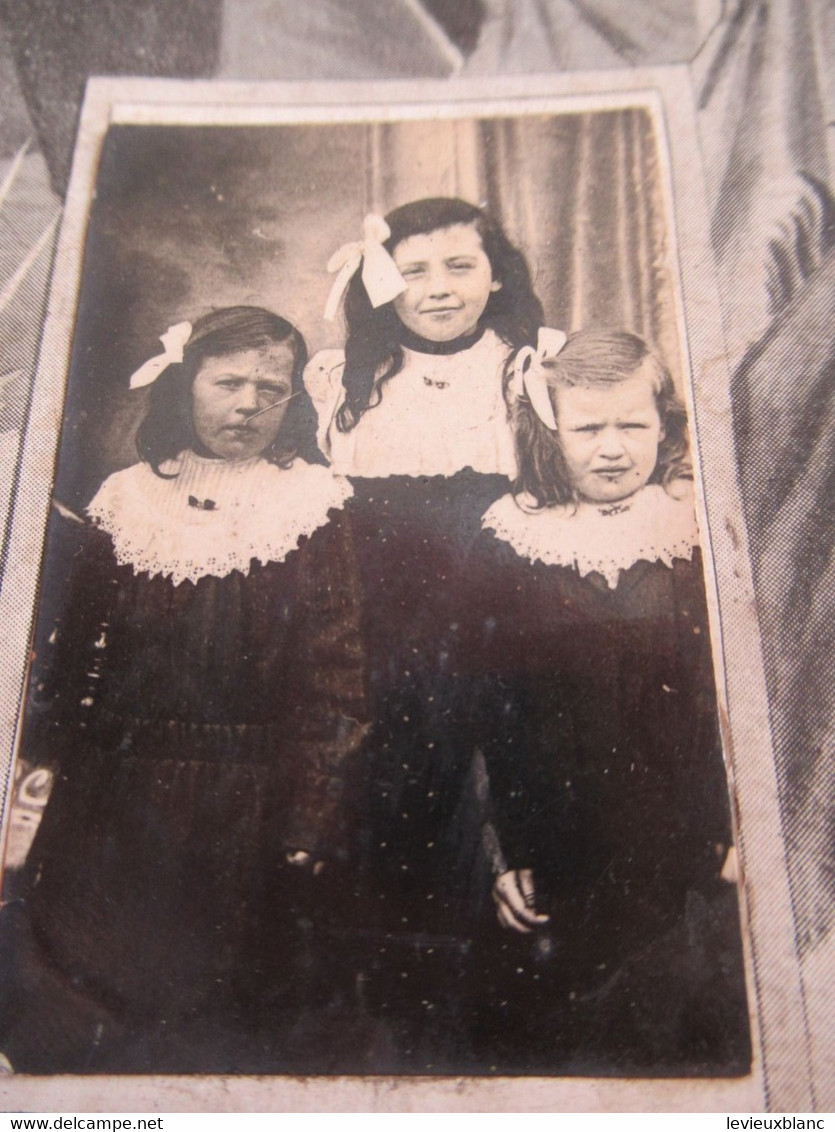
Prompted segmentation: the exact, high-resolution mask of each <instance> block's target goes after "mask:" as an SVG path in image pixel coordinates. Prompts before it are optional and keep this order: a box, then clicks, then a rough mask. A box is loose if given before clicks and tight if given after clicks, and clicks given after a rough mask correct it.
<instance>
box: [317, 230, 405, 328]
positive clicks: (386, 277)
mask: <svg viewBox="0 0 835 1132" xmlns="http://www.w3.org/2000/svg"><path fill="white" fill-rule="evenodd" d="M362 235H363V238H362V239H361V240H356V241H354V243H351V244H343V246H342V247H341V248H340V249H339V251H337V252H334V254H333V255H332V256H331V258H330V259H329V260H328V271H330V272H334V271H336V272H338V275H337V276H336V279H334V281H333V286H332V287H331V292H330V294H329V295H328V301H327V305H326V306H325V318H326V319H327V320H328V322H333V321H334V319H335V318H336V312H337V310H338V309H339V303H340V300H341V299H342V296H343V295H344V294H345V289H346V287H347V286H348V283H349V281H350V279H351V276H352V275H353V274H354V273H355V272H356V271H357V269H358V268H359V266H360V264H362V282H363V286H364V287H365V290H366V294H367V295H368V298H369V299H370V301H371V305H372V307H374V308H375V309H376V308H377V307H381V306H382V305H383V303H390V302H391V300H392V299H394V298H396V297H397V296H398V295H400V294H402V292H403V291H405V290H406V287H407V283H406V280H405V279H404V278H403V276H402V275H401V274H400V272H399V271H398V270H397V266H396V264H395V262H394V260H393V259H392V258H391V256H390V255H389V253H388V252H387V251H386V249H385V248H384V247H383V241H384V240H387V239H388V238H389V236H390V235H391V229H390V228H389V226H388V224H386V222H385V220H383V218H382V216H378V215H377V214H376V213H374V212H370V213H369V214H368V216H366V218H365V219H364V220H363V222H362Z"/></svg>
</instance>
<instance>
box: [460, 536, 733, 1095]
mask: <svg viewBox="0 0 835 1132" xmlns="http://www.w3.org/2000/svg"><path fill="white" fill-rule="evenodd" d="M468 589H469V592H471V593H473V594H476V595H478V596H477V597H476V599H475V603H476V607H477V616H476V617H475V620H474V621H473V622H472V623H471V624H470V632H469V635H468V637H467V640H466V644H465V645H464V646H463V648H464V651H465V652H466V658H465V660H464V662H463V663H464V664H465V666H466V669H467V683H468V686H469V689H470V691H469V698H470V700H471V702H472V703H473V705H474V712H473V720H474V723H473V738H474V741H476V742H477V743H478V744H479V745H480V747H481V749H482V750H483V752H484V756H485V759H486V763H487V769H488V772H489V777H490V792H491V800H492V801H491V805H492V822H493V824H494V826H495V829H496V832H497V834H498V839H499V842H500V844H501V848H502V851H503V854H504V858H505V861H506V866H507V868H510V869H521V868H530V869H532V870H533V875H534V882H535V887H536V897H537V898H536V908H537V911H539V912H544V913H547V914H548V915H549V916H550V923H548V924H547V925H545V926H543V927H542V928H540V929H537V930H536V931H535V932H534V933H533V934H532V935H530V936H524V935H520V934H517V933H514V932H513V931H502V929H501V928H499V927H498V925H497V924H495V921H494V925H493V928H492V929H491V930H490V932H489V933H487V939H488V940H489V941H490V942H489V943H488V945H487V947H486V948H485V950H484V952H483V953H482V954H481V955H480V956H479V957H478V960H477V961H476V962H475V963H474V974H475V983H476V986H475V990H474V1015H475V1018H476V1020H477V1021H476V1029H477V1031H478V1043H480V1045H481V1047H482V1048H483V1049H484V1050H485V1051H487V1050H490V1051H492V1054H493V1057H494V1060H498V1061H499V1063H500V1064H504V1066H505V1068H506V1069H508V1070H510V1071H513V1070H516V1071H528V1072H532V1071H537V1070H538V1071H541V1072H566V1073H603V1074H608V1073H616V1072H633V1071H634V1072H641V1073H647V1072H650V1073H653V1072H658V1073H702V1072H709V1073H723V1072H744V1071H745V1069H746V1067H747V1065H748V1060H749V1044H748V1027H747V1014H746V1006H745V993H744V982H743V975H742V967H741V957H740V942H739V930H738V909H737V903H736V895H735V890H734V888H733V886H731V885H729V884H727V883H726V882H724V881H722V880H721V879H720V870H721V867H722V863H723V860H724V856H725V853H726V851H727V849H728V846H729V845H730V841H731V828H730V815H729V804H728V789H727V782H726V777H725V769H724V765H723V760H722V749H721V744H720V739H719V731H718V721H717V712H716V700H715V693H714V684H713V674H712V664H711V652H710V637H709V631H708V623H707V614H706V606H705V596H704V585H703V579H702V569H701V560H700V558H699V552H698V549H697V548H696V549H694V551H693V559H692V561H689V560H685V559H683V558H676V559H675V560H674V561H673V562H672V565H671V566H670V565H665V564H663V563H662V562H660V561H637V562H635V563H634V565H632V566H631V567H629V568H628V569H625V570H623V571H621V574H620V578H619V581H618V584H617V586H616V587H615V588H610V587H609V586H608V585H607V583H606V581H605V580H604V578H603V577H602V576H601V575H600V574H596V573H590V574H588V575H587V576H586V577H582V576H581V575H580V573H579V572H578V571H577V570H576V569H574V568H571V567H565V566H560V565H545V564H544V563H543V562H541V561H535V562H532V561H530V560H529V559H527V558H525V557H523V556H521V555H520V554H517V552H516V550H514V549H513V548H512V547H511V546H510V545H508V543H506V542H504V541H501V540H500V539H499V538H497V537H495V536H494V535H493V534H491V533H485V534H484V535H483V536H482V538H481V540H480V542H479V544H478V546H477V548H476V550H475V551H474V553H473V556H472V559H471V566H470V570H469V573H468ZM499 867H501V866H499Z"/></svg>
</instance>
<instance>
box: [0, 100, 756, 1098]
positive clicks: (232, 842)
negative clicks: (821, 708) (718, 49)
mask: <svg viewBox="0 0 835 1132" xmlns="http://www.w3.org/2000/svg"><path fill="white" fill-rule="evenodd" d="M134 89H135V90H136V92H137V93H138V94H139V93H141V92H142V89H143V88H142V85H141V84H139V85H138V86H135V88H134ZM207 89H208V88H207ZM129 93H130V92H129ZM94 94H95V91H94ZM111 94H112V90H111ZM103 105H104V106H106V108H107V115H106V117H105V118H104V119H103V118H102V115H101V108H102V106H103ZM661 109H662V107H661V103H660V101H659V100H658V99H657V98H655V97H653V96H649V95H647V94H646V93H631V94H630V93H627V94H619V95H608V96H605V97H601V96H594V97H586V98H584V97H583V96H580V95H575V96H572V97H570V98H567V97H563V98H562V99H560V98H557V97H554V98H551V99H549V100H546V99H539V100H538V101H537V100H524V99H518V100H517V101H515V102H514V101H513V100H512V99H508V100H505V101H504V102H501V101H499V100H498V99H497V100H496V101H495V103H494V104H492V105H491V104H490V101H489V100H487V99H484V100H482V101H481V102H480V103H478V104H470V105H469V106H468V107H467V108H466V110H458V109H457V108H455V107H451V106H449V105H447V107H446V109H445V110H443V111H441V110H440V108H439V107H438V106H431V105H429V104H427V105H426V106H421V105H420V104H417V105H415V104H412V105H410V106H405V107H404V108H403V109H402V111H400V112H395V113H392V112H391V110H390V108H389V109H387V110H386V112H382V111H381V107H379V106H377V107H376V108H374V107H372V108H371V110H365V111H363V109H362V108H361V107H358V108H351V109H350V110H348V111H346V110H345V109H343V110H342V111H341V112H336V111H334V110H333V109H327V108H324V107H322V106H315V107H313V109H308V110H307V111H305V110H304V109H297V110H292V109H290V110H288V109H287V108H282V109H281V110H280V111H279V110H277V109H276V107H275V106H274V105H272V104H271V102H270V101H269V99H268V98H264V99H262V100H260V101H259V100H258V99H256V100H254V102H253V104H252V105H248V103H247V99H246V98H244V97H242V98H239V99H237V100H235V99H230V107H229V111H228V113H224V112H223V111H222V110H219V109H218V108H217V107H214V108H212V107H209V108H201V107H200V104H199V102H197V101H196V100H192V101H191V102H190V103H189V104H188V105H186V106H180V107H179V108H178V106H177V105H176V103H175V102H173V103H172V104H171V105H170V106H168V105H167V104H166V103H165V102H164V101H159V102H156V103H151V104H150V109H149V108H148V107H145V108H143V107H141V106H134V107H133V108H131V106H130V105H129V104H128V105H126V107H125V108H122V109H120V108H119V107H118V106H115V108H114V107H113V106H112V105H111V102H110V100H109V97H108V99H102V98H99V101H98V103H96V101H95V98H94V99H93V107H92V109H89V108H88V117H87V124H88V129H87V131H86V133H85V129H84V124H82V132H81V135H80V137H81V141H80V146H79V152H78V155H77V159H76V161H77V164H76V173H75V175H74V181H73V186H72V187H71V200H72V202H73V204H74V206H75V211H74V213H73V225H72V227H71V228H70V229H69V235H68V236H67V238H66V243H65V246H64V248H63V256H64V260H63V265H64V268H65V270H64V271H63V274H59V276H58V280H59V282H60V283H61V284H63V285H66V283H67V281H69V280H70V279H72V278H73V277H75V278H77V279H78V281H79V287H78V290H77V293H76V295H75V296H74V298H73V301H72V302H70V303H66V302H65V304H64V307H63V309H62V310H61V311H59V313H58V316H57V317H58V319H59V320H61V325H62V326H65V327H66V328H67V330H69V331H70V332H71V336H70V338H68V339H67V342H68V343H69V342H70V341H71V349H69V350H68V351H67V364H66V365H65V366H64V369H63V374H62V375H60V376H59V385H60V388H56V389H55V390H54V391H53V394H52V395H53V397H54V398H57V399H56V400H54V401H53V404H56V405H57V404H60V403H61V401H62V400H63V418H62V421H63V423H62V426H61V435H60V445H59V449H58V460H57V467H56V472H55V479H54V484H53V485H52V486H51V488H50V491H49V495H50V501H51V505H50V508H49V521H48V527H47V533H46V544H45V550H44V555H43V563H42V566H41V574H40V584H39V600H38V608H37V616H36V619H35V623H34V628H33V633H32V638H31V653H30V658H31V659H30V666H29V672H28V679H27V686H26V689H25V693H24V695H23V696H22V702H21V711H20V726H19V730H18V738H17V745H16V764H15V771H14V773H15V775H16V781H17V784H18V785H17V790H16V792H15V798H14V802H13V805H12V806H11V808H10V811H9V818H8V822H7V824H8V830H9V833H8V838H7V849H6V867H5V873H4V879H3V886H4V887H3V901H4V906H3V909H2V915H0V957H2V964H3V991H2V995H3V1002H2V1023H1V1024H0V1051H1V1052H2V1055H3V1058H4V1060H5V1063H6V1064H7V1066H8V1068H9V1069H10V1070H11V1071H13V1072H14V1073H21V1074H48V1075H53V1074H80V1075H90V1074H95V1075H112V1074H135V1075H140V1074H155V1075H159V1074H224V1075H226V1074H233V1075H235V1074H268V1075H281V1074H296V1075H298V1074H302V1075H336V1074H356V1075H376V1074H388V1075H398V1076H399V1075H404V1076H411V1075H414V1076H423V1077H426V1076H429V1077H437V1076H441V1077H442V1076H448V1075H455V1076H472V1077H489V1076H499V1077H515V1076H529V1077H538V1078H539V1077H546V1078H547V1077H553V1078H613V1077H614V1078H622V1079H636V1078H637V1079H664V1078H693V1079H708V1080H709V1079H743V1078H748V1077H750V1075H751V1073H752V1072H755V1068H754V1060H753V1059H754V1058H755V1057H756V1047H757V1041H758V1037H757V1027H756V1021H755V1019H756V1014H757V1009H756V1007H757V1004H756V1002H755V1000H754V997H753V987H754V981H753V979H752V977H751V952H750V945H748V944H746V938H747V930H748V928H747V917H746V911H745V899H744V892H743V890H742V889H741V888H740V879H741V875H742V873H741V870H740V867H739V853H738V846H737V845H736V841H737V837H736V832H737V828H738V821H739V805H740V801H739V797H738V796H737V794H736V792H735V791H734V773H735V766H734V743H733V742H732V741H731V740H732V731H730V730H729V723H728V713H727V704H726V697H727V694H728V693H727V689H726V688H725V675H724V673H725V663H726V655H727V654H726V652H725V650H724V649H723V641H722V630H724V631H725V632H726V633H729V632H730V631H731V629H732V628H733V627H732V626H731V625H730V624H725V623H723V621H722V619H721V616H720V614H721V612H722V608H721V607H722V591H723V579H722V577H721V576H720V577H719V579H718V582H719V601H718V602H717V597H716V583H717V567H716V565H715V564H714V563H713V561H712V558H711V546H710V542H709V529H708V528H709V524H708V522H707V516H708V511H709V508H707V509H706V507H705V500H704V495H703V492H704V490H705V488H706V489H707V493H708V499H709V497H710V489H711V482H712V481H711V477H712V476H714V477H716V476H718V475H719V470H718V469H715V468H712V466H711V463H710V459H709V456H710V449H709V447H708V448H707V449H705V448H704V447H702V448H701V450H700V445H698V444H697V443H696V439H697V432H696V431H695V425H696V421H695V419H693V417H692V407H693V406H694V404H695V405H696V408H697V409H698V390H696V397H695V401H694V386H693V373H694V366H693V362H694V360H695V359H694V357H693V356H692V353H691V352H692V351H693V350H694V349H695V350H696V351H697V352H698V351H701V350H702V346H701V344H700V342H701V341H702V339H703V337H704V333H703V331H702V332H699V331H694V329H693V327H692V326H691V325H690V323H689V321H688V319H689V318H690V317H691V316H690V315H689V313H687V312H686V311H685V305H686V304H685V301H684V298H685V297H684V295H683V289H682V281H681V277H680V274H679V262H678V259H677V252H676V241H677V238H678V237H677V232H676V211H675V204H674V199H673V192H672V187H671V186H672V181H671V176H670V171H669V163H670V158H669V152H668V144H669V143H668V138H667V134H666V130H665V119H664V115H663V113H662V112H661ZM94 111H95V112H94ZM688 230H689V231H692V225H691V226H690V228H689V229H688ZM60 255H61V253H59V265H60ZM64 298H66V296H64ZM60 328H61V326H59V327H58V329H59V330H60ZM714 330H715V328H714ZM700 333H701V338H700ZM688 337H689V338H690V339H691V341H689V342H688ZM698 360H699V361H700V362H701V361H705V362H708V361H709V359H703V358H699V359H698ZM60 368H61V367H60V366H57V367H56V366H55V365H53V370H56V371H57V369H60ZM64 381H65V383H66V391H65V396H64ZM726 381H727V379H726ZM688 407H689V408H690V415H691V420H690V424H689V425H688ZM696 415H698V413H697V414H696ZM702 462H703V463H704V467H703V468H702V466H701V465H702ZM706 566H707V575H706V574H705V567H706ZM719 573H720V575H721V568H720V569H719ZM742 643H743V644H744V642H742ZM735 647H738V646H735ZM723 731H724V745H723ZM742 738H743V737H740V743H739V748H738V749H739V750H740V751H742V752H743V753H744V751H745V743H744V741H742ZM743 769H744V768H743ZM743 801H744V799H743ZM743 812H744V807H743ZM746 954H747V960H746ZM746 964H747V966H746Z"/></svg>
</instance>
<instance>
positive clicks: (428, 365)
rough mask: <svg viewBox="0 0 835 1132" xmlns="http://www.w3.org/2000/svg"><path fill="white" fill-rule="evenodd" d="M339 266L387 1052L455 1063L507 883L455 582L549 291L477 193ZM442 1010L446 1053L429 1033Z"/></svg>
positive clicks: (402, 227) (369, 895)
mask: <svg viewBox="0 0 835 1132" xmlns="http://www.w3.org/2000/svg"><path fill="white" fill-rule="evenodd" d="M329 266H330V267H331V268H332V269H339V271H340V275H339V276H338V278H337V283H336V284H335V289H334V291H333V292H332V295H331V300H330V302H329V309H328V311H327V312H326V315H333V314H334V313H335V307H336V305H337V303H338V297H339V294H340V289H341V287H342V286H343V285H345V284H346V282H347V290H346V292H345V321H346V324H347V340H346V344H345V350H344V352H342V351H335V350H331V351H324V352H323V353H321V354H318V355H317V356H316V357H314V358H313V359H312V361H311V362H310V364H309V366H308V368H307V371H306V374H305V381H306V384H307V388H308V390H309V392H310V394H311V397H312V399H313V402H314V405H315V406H316V410H317V413H318V418H319V432H318V437H319V444H320V447H321V449H322V451H323V452H324V453H325V455H326V456H327V457H328V459H329V460H330V462H331V466H332V468H333V470H334V471H335V472H337V473H340V474H344V475H347V476H350V477H351V480H352V483H353V486H354V491H355V498H354V500H353V502H352V507H353V512H354V516H355V519H356V528H357V536H358V537H357V545H358V548H359V560H360V567H361V575H362V581H363V595H364V600H363V624H364V636H365V641H366V646H367V649H368V655H369V672H370V686H371V696H372V698H371V708H372V719H373V731H372V735H371V739H370V742H369V745H368V784H367V789H366V797H367V799H368V814H367V816H366V823H365V839H364V844H363V846H362V851H363V865H362V869H361V874H362V880H363V884H364V890H365V899H366V901H367V902H368V905H370V909H369V907H368V906H366V907H365V908H364V909H363V913H362V919H363V922H364V923H365V924H366V925H368V924H369V923H372V924H376V927H375V928H374V929H373V930H371V931H369V937H373V938H374V939H376V940H377V941H378V942H379V941H382V942H381V946H380V948H376V947H375V949H374V959H373V963H374V972H372V975H371V976H370V978H369V982H368V986H369V994H372V995H373V994H375V993H377V991H378V989H379V994H378V998H379V999H380V1000H384V1001H385V1002H386V1003H387V1004H388V1005H387V1009H389V1010H390V1012H391V1016H392V1018H393V1022H392V1025H393V1027H394V1028H395V1029H396V1030H397V1033H396V1035H395V1038H394V1044H395V1046H396V1047H397V1049H398V1051H399V1058H400V1059H399V1060H398V1059H397V1057H396V1058H395V1059H394V1060H393V1061H392V1063H391V1065H389V1066H387V1068H390V1069H392V1070H393V1071H397V1070H409V1069H415V1068H417V1069H423V1070H425V1069H426V1068H427V1066H431V1065H433V1064H435V1065H437V1064H444V1063H446V1064H447V1065H450V1064H454V1063H455V1062H454V1057H455V1054H454V1052H453V1050H452V1045H453V1031H454V1026H453V1025H452V1024H451V1022H450V1016H449V1013H448V1010H446V1008H447V1007H449V1006H451V1005H452V1004H454V1002H455V1001H456V993H455V990H454V988H453V989H450V988H451V985H452V981H453V980H454V979H455V978H456V977H458V975H459V974H460V973H461V969H462V966H464V965H465V964H464V960H463V958H462V957H463V955H464V953H465V951H466V948H467V946H468V945H469V939H470V931H471V927H472V923H473V919H474V917H475V915H476V909H477V908H478V904H479V900H480V898H481V894H482V893H483V894H484V896H485V897H486V895H487V893H488V892H489V872H488V870H487V869H486V867H485V865H484V861H483V858H482V856H481V853H480V848H479V845H480V834H479V830H480V813H479V803H478V801H477V798H476V793H477V791H476V790H475V789H474V788H473V784H472V782H471V780H470V777H469V774H470V757H469V754H468V752H469V751H470V747H469V744H468V742H467V739H466V736H465V735H464V734H463V733H462V731H461V726H460V721H461V712H460V710H459V707H460V705H459V704H458V701H457V698H456V684H455V678H454V677H455V674H454V672H453V670H452V667H451V664H450V651H449V649H450V638H451V635H453V634H454V631H455V630H454V625H455V622H456V620H457V618H458V614H459V611H458V610H457V609H456V607H455V601H454V597H453V595H454V593H455V592H456V589H457V587H456V578H457V576H458V574H459V572H460V570H461V568H462V566H463V564H464V562H465V560H466V555H467V551H468V549H469V546H470V544H471V543H472V541H473V539H474V538H476V537H477V535H478V531H479V520H480V517H481V515H482V514H483V512H484V510H485V508H486V507H487V506H488V505H489V504H490V503H491V502H492V501H493V500H495V499H496V498H498V496H500V495H501V494H502V493H503V492H506V491H507V490H508V488H509V486H510V482H511V479H512V477H513V476H515V474H516V462H515V457H514V451H513V435H512V429H511V422H510V417H509V411H508V407H507V403H506V400H505V396H504V383H505V380H506V369H507V363H508V360H509V358H510V357H511V356H512V355H513V354H514V353H515V351H516V350H517V349H519V347H521V346H523V345H524V344H525V343H527V342H529V341H532V340H533V338H534V337H535V335H536V329H537V327H538V326H539V325H540V324H541V322H542V308H541V305H540V303H539V301H538V300H537V298H536V296H535V295H534V293H533V290H532V287H531V281H530V274H529V271H528V267H527V264H526V262H525V259H524V256H523V255H522V253H521V252H520V251H519V250H518V249H517V248H515V247H514V246H513V245H512V244H511V243H510V241H509V240H508V239H507V236H506V235H505V234H504V232H503V231H502V229H501V227H500V226H499V224H498V223H497V222H496V221H495V220H493V219H492V218H491V217H489V216H488V214H487V213H486V212H485V211H484V210H483V209H481V208H477V207H475V206H474V205H471V204H468V203H466V202H465V201H463V200H458V199H452V198H433V199H427V200H418V201H414V202H412V203H410V204H406V205H403V206H402V207H401V208H397V209H395V210H394V211H393V212H391V213H389V215H388V216H387V217H386V218H385V221H383V220H382V219H381V218H379V217H368V218H366V232H365V241H364V243H363V244H362V246H361V247H359V248H358V247H357V246H356V245H350V246H346V248H344V249H342V250H341V251H340V252H339V253H337V255H336V256H335V257H334V259H333V261H332V263H331V264H330V265H329ZM352 272H353V275H351V273H352ZM348 280H349V281H348ZM375 932H376V935H375V934H374V933H375ZM415 956H418V959H419V961H417V962H416V960H415ZM407 970H408V971H409V978H408V980H407V979H405V978H404V977H403V972H404V971H407ZM433 980H434V981H433ZM427 1004H429V1005H427ZM410 1020H411V1023H410ZM435 1023H437V1031H438V1032H439V1033H441V1035H442V1037H441V1039H439V1040H440V1041H441V1042H442V1044H443V1043H445V1045H444V1049H445V1054H444V1056H443V1057H439V1051H438V1047H437V1046H436V1047H435V1048H434V1052H432V1051H431V1050H430V1046H431V1042H430V1041H429V1040H428V1039H427V1033H428V1031H429V1030H430V1029H431V1028H432V1026H433V1024H435ZM410 1024H411V1026H412V1028H411V1029H410Z"/></svg>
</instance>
